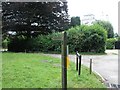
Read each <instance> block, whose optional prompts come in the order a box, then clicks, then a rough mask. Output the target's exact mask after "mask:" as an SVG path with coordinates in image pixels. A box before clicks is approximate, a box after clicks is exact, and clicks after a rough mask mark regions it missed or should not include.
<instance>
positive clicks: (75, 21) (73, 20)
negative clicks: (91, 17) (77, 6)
mask: <svg viewBox="0 0 120 90" xmlns="http://www.w3.org/2000/svg"><path fill="white" fill-rule="evenodd" d="M80 24H81V21H80V17H78V16H76V17H71V26H73V27H74V26H77V25H80Z"/></svg>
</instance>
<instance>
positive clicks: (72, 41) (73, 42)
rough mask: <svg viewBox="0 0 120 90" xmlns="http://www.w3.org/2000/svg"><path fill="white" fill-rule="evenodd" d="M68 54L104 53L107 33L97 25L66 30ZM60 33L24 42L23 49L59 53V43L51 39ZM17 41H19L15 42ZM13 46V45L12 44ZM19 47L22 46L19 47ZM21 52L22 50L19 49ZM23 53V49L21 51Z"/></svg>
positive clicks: (60, 35)
mask: <svg viewBox="0 0 120 90" xmlns="http://www.w3.org/2000/svg"><path fill="white" fill-rule="evenodd" d="M67 33H68V37H67V38H68V40H67V44H68V46H69V51H70V52H75V51H76V50H77V51H79V52H97V53H103V52H104V51H105V45H106V38H107V32H106V31H105V30H104V29H103V28H102V27H101V26H99V25H93V26H85V25H81V26H76V27H74V28H71V29H69V30H67ZM62 35H63V34H62V33H60V32H59V33H52V34H49V35H39V36H38V37H36V38H32V39H30V40H28V39H27V40H25V42H27V43H25V45H26V46H25V48H26V47H27V51H40V52H58V53H60V52H61V41H60V40H54V39H53V38H57V37H60V38H61V39H62ZM17 41H19V40H17ZM23 42H24V40H23ZM12 45H13V46H15V44H13V43H12ZM20 46H22V47H23V46H24V44H23V45H20ZM21 50H22V49H21ZM23 51H25V49H23Z"/></svg>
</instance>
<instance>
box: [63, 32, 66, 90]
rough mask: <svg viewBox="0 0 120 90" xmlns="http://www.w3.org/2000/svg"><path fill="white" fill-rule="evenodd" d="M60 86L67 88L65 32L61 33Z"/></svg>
mask: <svg viewBox="0 0 120 90" xmlns="http://www.w3.org/2000/svg"><path fill="white" fill-rule="evenodd" d="M62 88H67V33H66V32H64V34H63V41H62Z"/></svg>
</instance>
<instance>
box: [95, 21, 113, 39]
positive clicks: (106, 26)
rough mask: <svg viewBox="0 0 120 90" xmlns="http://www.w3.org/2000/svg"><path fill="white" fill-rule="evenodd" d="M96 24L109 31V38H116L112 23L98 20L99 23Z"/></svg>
mask: <svg viewBox="0 0 120 90" xmlns="http://www.w3.org/2000/svg"><path fill="white" fill-rule="evenodd" d="M94 24H98V25H100V26H102V27H103V28H104V29H105V30H106V31H107V33H108V35H107V37H108V38H113V37H114V32H113V26H112V24H111V23H110V22H108V21H101V20H98V21H95V22H94Z"/></svg>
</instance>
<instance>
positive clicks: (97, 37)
mask: <svg viewBox="0 0 120 90" xmlns="http://www.w3.org/2000/svg"><path fill="white" fill-rule="evenodd" d="M106 38H107V33H106V31H105V30H104V29H103V28H102V27H101V26H99V25H92V26H86V25H82V26H77V27H75V28H71V29H69V30H68V45H69V49H70V52H74V51H76V50H77V51H80V52H98V53H99V52H104V51H105V45H106Z"/></svg>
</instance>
